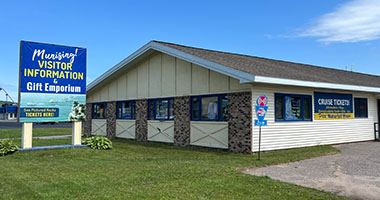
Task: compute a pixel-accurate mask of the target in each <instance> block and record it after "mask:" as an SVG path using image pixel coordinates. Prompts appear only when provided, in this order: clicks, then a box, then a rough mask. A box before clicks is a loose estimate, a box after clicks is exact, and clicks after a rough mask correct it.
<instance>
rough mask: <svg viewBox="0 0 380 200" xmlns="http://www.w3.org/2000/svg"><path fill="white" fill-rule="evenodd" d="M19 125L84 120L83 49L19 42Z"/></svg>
mask: <svg viewBox="0 0 380 200" xmlns="http://www.w3.org/2000/svg"><path fill="white" fill-rule="evenodd" d="M20 45H21V52H20V54H21V55H20V72H19V73H20V74H19V76H20V81H19V82H20V86H19V94H20V97H19V105H20V115H19V116H20V122H49V121H77V120H83V119H84V109H85V103H86V49H85V48H79V47H69V46H62V45H55V44H45V43H37V42H28V41H21V44H20Z"/></svg>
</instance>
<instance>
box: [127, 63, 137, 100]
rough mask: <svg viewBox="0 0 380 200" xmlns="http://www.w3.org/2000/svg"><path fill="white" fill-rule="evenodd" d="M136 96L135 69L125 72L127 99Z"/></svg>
mask: <svg viewBox="0 0 380 200" xmlns="http://www.w3.org/2000/svg"><path fill="white" fill-rule="evenodd" d="M132 98H137V69H136V68H135V69H131V70H130V71H129V72H128V73H127V99H132Z"/></svg>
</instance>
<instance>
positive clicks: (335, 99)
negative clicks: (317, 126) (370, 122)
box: [314, 92, 354, 120]
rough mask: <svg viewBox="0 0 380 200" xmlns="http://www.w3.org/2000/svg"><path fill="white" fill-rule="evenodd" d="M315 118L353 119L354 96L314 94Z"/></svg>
mask: <svg viewBox="0 0 380 200" xmlns="http://www.w3.org/2000/svg"><path fill="white" fill-rule="evenodd" d="M314 118H315V119H316V120H332V119H353V118H354V113H353V105H352V94H338V93H323V92H314Z"/></svg>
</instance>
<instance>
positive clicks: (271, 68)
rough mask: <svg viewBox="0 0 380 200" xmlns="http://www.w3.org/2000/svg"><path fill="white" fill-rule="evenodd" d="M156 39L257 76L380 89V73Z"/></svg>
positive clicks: (166, 44)
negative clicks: (296, 61) (242, 53)
mask: <svg viewBox="0 0 380 200" xmlns="http://www.w3.org/2000/svg"><path fill="white" fill-rule="evenodd" d="M154 42H156V43H159V44H162V45H165V46H168V47H171V48H174V49H177V50H180V51H182V52H185V53H188V54H191V55H194V56H198V57H200V58H203V59H206V60H209V61H211V62H215V63H218V64H221V65H224V66H227V67H231V68H234V69H237V70H240V71H244V72H247V73H250V74H253V75H256V76H265V77H273V78H284V79H292V80H302V81H313V82H325V83H337V84H345V85H356V86H367V87H379V88H380V76H375V75H369V74H363V73H357V72H350V71H344V70H338V69H331V68H326V67H319V66H313V65H306V64H300V63H293V62H286V61H280V60H273V59H267V58H261V57H255V56H247V55H241V54H234V53H227V52H221V51H213V50H207V49H200V48H195V47H188V46H183V45H178V44H173V43H167V42H161V41H154Z"/></svg>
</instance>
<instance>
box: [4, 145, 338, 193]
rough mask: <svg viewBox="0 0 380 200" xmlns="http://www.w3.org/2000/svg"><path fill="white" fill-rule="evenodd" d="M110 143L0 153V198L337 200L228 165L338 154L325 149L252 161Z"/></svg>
mask: <svg viewBox="0 0 380 200" xmlns="http://www.w3.org/2000/svg"><path fill="white" fill-rule="evenodd" d="M15 142H19V140H15ZM33 142H34V146H40V145H50V144H67V143H70V142H71V140H70V139H56V140H34V141H33ZM113 144H114V149H113V150H107V151H99V150H91V149H89V148H80V149H53V150H43V151H32V152H16V153H15V154H13V155H9V156H4V157H0V165H1V170H0V199H340V197H337V196H335V195H333V194H329V193H325V192H321V191H318V190H315V189H309V188H304V187H300V186H296V185H292V184H287V183H282V182H279V181H275V180H272V179H270V178H268V177H256V176H251V175H246V174H243V173H240V172H238V171H237V170H236V169H237V168H241V167H249V166H264V165H269V164H275V163H285V162H291V161H298V160H302V159H306V158H310V157H315V156H321V155H325V154H328V153H332V152H337V151H338V150H336V149H335V148H332V147H330V146H316V147H310V148H300V149H291V150H284V151H273V152H267V153H263V154H262V161H257V158H256V156H253V155H240V154H232V153H227V152H225V151H220V150H212V149H203V148H196V147H192V148H179V147H174V146H172V145H168V144H159V143H139V142H135V141H130V140H121V139H116V140H113Z"/></svg>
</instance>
